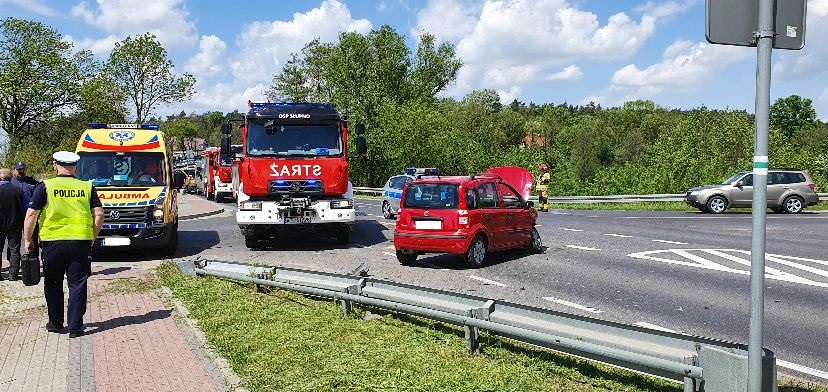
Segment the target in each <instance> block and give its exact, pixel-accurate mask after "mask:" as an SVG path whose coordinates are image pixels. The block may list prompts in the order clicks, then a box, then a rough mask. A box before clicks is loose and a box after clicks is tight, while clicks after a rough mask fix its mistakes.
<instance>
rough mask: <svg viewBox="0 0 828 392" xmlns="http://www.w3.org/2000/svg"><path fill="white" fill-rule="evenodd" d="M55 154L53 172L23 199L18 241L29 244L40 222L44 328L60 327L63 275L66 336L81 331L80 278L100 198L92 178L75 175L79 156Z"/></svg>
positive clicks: (86, 268) (87, 269) (84, 275)
mask: <svg viewBox="0 0 828 392" xmlns="http://www.w3.org/2000/svg"><path fill="white" fill-rule="evenodd" d="M52 157H53V158H54V159H55V173H57V177H55V178H52V179H49V180H46V181H45V182H43V183H42V184H39V185H38V186H37V187H36V188H35V190H34V193H33V194H32V198H31V200H30V201H29V209H28V210H27V211H26V220H25V223H24V229H23V232H24V236H25V242H24V246H25V249H26V250H27V251H28V252H32V251H33V250H34V242H33V238H32V233H33V232H34V228H35V225H36V223H39V224H40V233H39V234H40V244H41V247H42V252H41V256H42V258H43V292H44V294H45V296H46V306H47V307H48V310H49V322H48V323H47V324H46V330H48V331H49V332H58V333H60V332H63V320H64V318H63V275H64V274H66V280H67V283H68V286H69V309H68V313H67V317H66V318H67V320H68V327H69V337H70V338H75V337H79V336H82V335H83V334H84V329H83V315H84V314H85V313H86V293H87V289H86V280H87V279H89V276H90V275H91V274H92V265H91V259H90V252H91V251H92V244H93V242H94V240H95V238H97V237H98V233H99V232H100V230H101V227H102V226H103V221H104V213H103V207H102V205H101V200H100V199H99V198H98V194H97V193H96V192H95V188H94V187H92V183H91V182H88V181H81V180H78V179H76V178H75V170H76V165H77V162H78V160H80V156H78V154H75V153H73V152H68V151H58V152H56V153H55V154H54V155H52Z"/></svg>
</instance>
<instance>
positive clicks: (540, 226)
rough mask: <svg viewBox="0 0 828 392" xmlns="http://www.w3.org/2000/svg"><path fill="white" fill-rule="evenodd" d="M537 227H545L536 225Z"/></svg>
mask: <svg viewBox="0 0 828 392" xmlns="http://www.w3.org/2000/svg"><path fill="white" fill-rule="evenodd" d="M535 227H543V225H535Z"/></svg>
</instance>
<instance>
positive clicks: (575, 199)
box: [353, 187, 828, 203]
mask: <svg viewBox="0 0 828 392" xmlns="http://www.w3.org/2000/svg"><path fill="white" fill-rule="evenodd" d="M353 189H354V192H355V193H361V194H365V195H371V196H382V188H366V187H354V188H353ZM684 195H685V194H684V193H678V194H658V193H657V194H649V195H609V196H552V197H550V198H549V202H550V203H633V202H652V201H684ZM817 195H818V196H819V200H821V201H825V200H828V193H817ZM529 200H531V201H537V200H538V196H537V195H532V196H530V197H529Z"/></svg>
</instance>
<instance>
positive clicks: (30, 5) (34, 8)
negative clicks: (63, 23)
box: [0, 0, 58, 16]
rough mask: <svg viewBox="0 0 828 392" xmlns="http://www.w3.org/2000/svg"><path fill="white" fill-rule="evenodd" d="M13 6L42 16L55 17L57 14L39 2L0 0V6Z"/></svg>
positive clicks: (30, 0)
mask: <svg viewBox="0 0 828 392" xmlns="http://www.w3.org/2000/svg"><path fill="white" fill-rule="evenodd" d="M4 3H5V4H14V5H16V6H18V7H20V8H23V9H24V10H26V11H29V12H34V13H35V14H38V15H43V16H57V15H58V12H57V11H55V10H54V9H53V8H51V7H49V6H47V5H45V4H43V3H42V2H41V1H40V0H0V6H2V5H3V4H4Z"/></svg>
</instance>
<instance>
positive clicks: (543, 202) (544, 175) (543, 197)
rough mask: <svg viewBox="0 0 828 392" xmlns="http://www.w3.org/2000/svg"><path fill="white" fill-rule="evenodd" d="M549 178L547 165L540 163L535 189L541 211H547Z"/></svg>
mask: <svg viewBox="0 0 828 392" xmlns="http://www.w3.org/2000/svg"><path fill="white" fill-rule="evenodd" d="M551 179H552V177H551V176H550V175H549V167H547V166H546V164H545V163H541V165H540V175H539V176H538V183H537V185H535V189H536V190H537V191H538V204H540V211H541V212H546V211H549V181H550V180H551Z"/></svg>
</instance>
